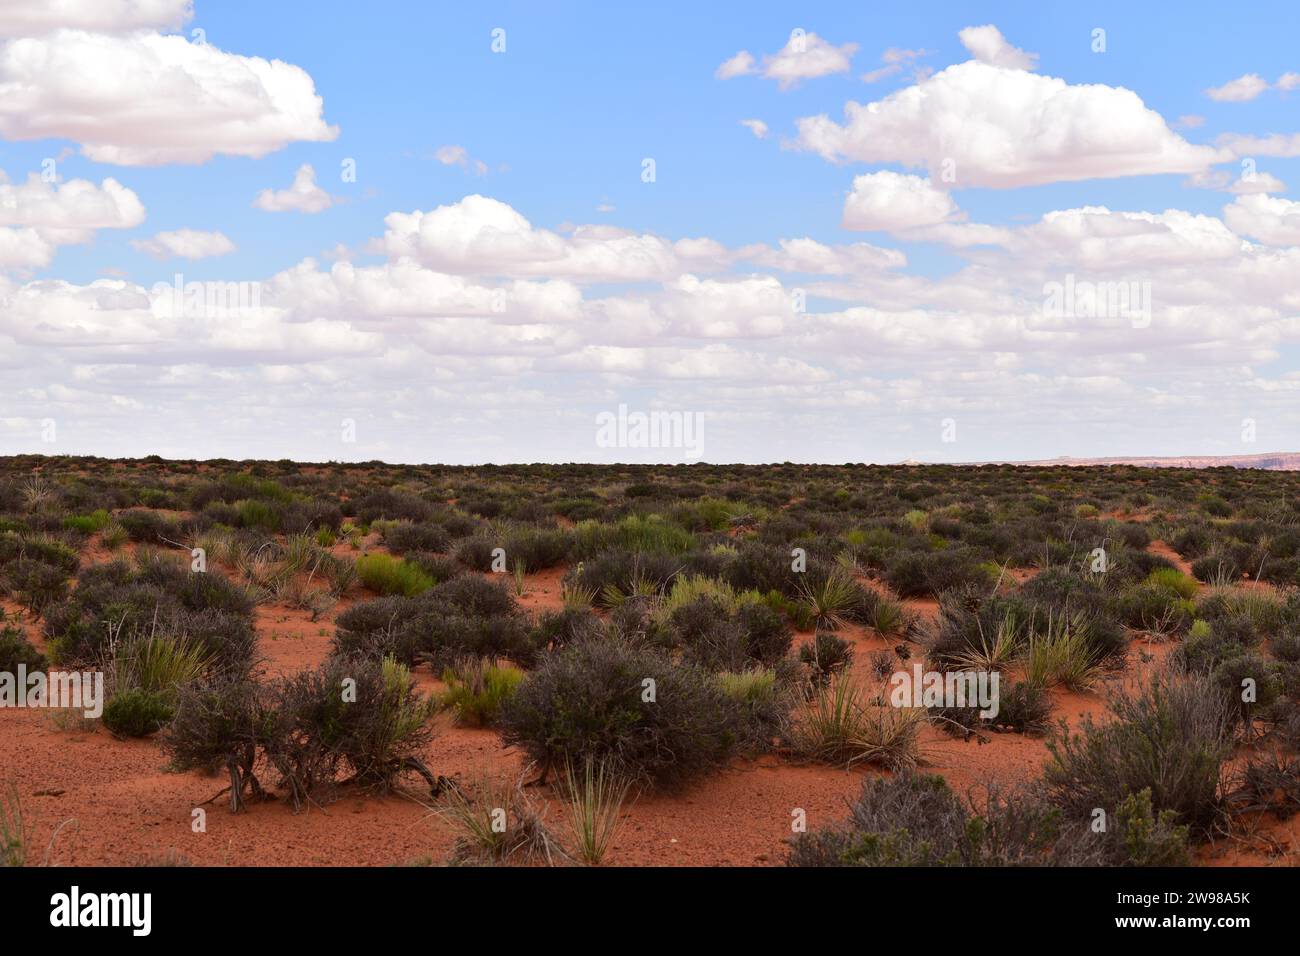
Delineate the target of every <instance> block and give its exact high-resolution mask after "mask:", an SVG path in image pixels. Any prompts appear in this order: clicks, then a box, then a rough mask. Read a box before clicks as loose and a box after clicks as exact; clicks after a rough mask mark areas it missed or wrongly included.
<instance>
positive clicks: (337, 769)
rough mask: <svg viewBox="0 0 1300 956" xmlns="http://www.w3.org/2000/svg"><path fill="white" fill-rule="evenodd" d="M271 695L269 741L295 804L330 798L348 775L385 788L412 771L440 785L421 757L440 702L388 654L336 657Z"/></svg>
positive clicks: (283, 682) (276, 688)
mask: <svg viewBox="0 0 1300 956" xmlns="http://www.w3.org/2000/svg"><path fill="white" fill-rule="evenodd" d="M272 694H273V700H274V706H275V711H276V716H275V732H274V734H273V735H272V736H271V737H270V738H269V739H268V740H267V741H266V743H265V746H266V747H267V751H268V756H269V758H270V761H271V763H272V765H273V766H274V767H275V768H276V770H277V771H278V772H279V773H280V775H281V777H282V779H283V781H284V782H285V783H286V784H287V785H288V786H289V788H290V792H291V794H292V796H293V800H294V805H295V806H301V805H303V803H304V802H305V801H306V799H307V798H308V797H312V798H317V797H319V796H321V795H326V796H328V795H329V794H330V793H331V792H332V791H333V789H334V787H335V786H336V784H337V783H338V782H339V780H338V778H339V776H340V775H341V774H342V773H345V772H346V773H350V775H351V776H350V778H349V779H350V780H351V781H353V782H356V783H358V784H361V785H363V786H365V787H367V788H370V789H374V790H379V791H385V790H388V789H391V787H392V786H393V785H394V783H395V782H396V780H397V778H398V776H400V775H401V774H402V773H403V772H404V771H405V770H408V769H410V770H415V771H416V772H418V773H419V774H420V775H421V776H423V777H424V778H425V780H426V781H427V782H428V783H429V784H430V786H431V787H436V784H435V781H434V778H433V776H432V774H430V773H429V771H428V769H427V768H426V767H425V766H424V764H423V763H422V762H421V761H420V759H419V757H418V754H419V753H420V751H421V750H422V749H423V748H424V747H425V746H426V745H427V744H428V742H429V740H430V739H431V738H432V733H431V731H430V729H429V726H428V721H429V718H430V716H432V713H433V708H434V706H435V705H434V703H433V702H432V701H430V700H426V699H424V698H422V697H421V696H420V694H419V693H418V692H417V691H416V689H415V682H414V680H413V679H412V677H411V672H410V671H409V670H408V669H407V668H406V667H405V666H403V665H401V664H399V663H397V662H396V661H394V660H392V659H391V658H386V659H383V660H375V659H373V658H368V657H353V658H341V657H332V658H330V659H329V660H328V661H326V662H325V663H324V664H323V665H321V666H320V667H319V668H317V669H316V670H313V671H307V672H305V673H302V674H298V675H296V676H294V677H290V678H286V679H282V680H281V681H279V682H277V684H276V685H275V686H274V688H273V691H272Z"/></svg>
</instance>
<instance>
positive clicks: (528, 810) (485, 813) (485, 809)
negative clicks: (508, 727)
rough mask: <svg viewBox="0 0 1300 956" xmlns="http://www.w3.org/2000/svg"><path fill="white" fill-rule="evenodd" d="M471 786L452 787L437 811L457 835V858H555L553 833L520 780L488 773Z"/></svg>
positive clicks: (494, 860) (499, 860)
mask: <svg viewBox="0 0 1300 956" xmlns="http://www.w3.org/2000/svg"><path fill="white" fill-rule="evenodd" d="M468 791H469V792H468V793H466V792H465V791H464V790H462V789H461V788H460V787H455V786H453V787H449V788H447V791H446V793H445V795H444V797H443V798H442V801H441V803H440V804H439V806H438V807H437V808H436V809H435V811H434V812H435V813H436V814H437V815H438V816H439V817H440V818H441V819H442V820H443V821H444V822H446V823H447V824H449V825H450V826H451V827H452V829H454V830H455V831H456V832H457V834H458V836H457V838H456V846H455V849H454V850H453V851H452V859H453V860H454V861H455V862H457V863H505V862H508V861H510V860H511V859H513V858H516V857H519V858H522V859H532V858H537V857H540V858H542V859H544V860H545V861H546V862H547V863H548V864H549V863H551V862H552V860H553V857H552V849H553V847H554V842H553V840H552V838H551V835H550V833H549V832H547V829H546V827H545V825H544V823H543V820H542V817H541V815H540V814H538V813H537V812H536V811H535V810H534V809H533V807H532V805H531V804H530V803H529V802H528V798H527V797H526V796H525V795H524V792H523V789H522V788H521V787H520V785H519V784H518V783H517V782H516V783H511V782H510V781H508V780H503V779H499V778H497V779H494V778H490V777H483V778H481V779H479V780H478V781H476V782H475V783H474V784H472V785H471V786H470V787H469V788H468Z"/></svg>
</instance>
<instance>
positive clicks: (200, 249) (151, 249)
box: [131, 229, 235, 260]
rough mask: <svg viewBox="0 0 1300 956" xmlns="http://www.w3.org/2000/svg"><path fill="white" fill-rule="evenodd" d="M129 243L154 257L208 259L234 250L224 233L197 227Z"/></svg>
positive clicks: (161, 233)
mask: <svg viewBox="0 0 1300 956" xmlns="http://www.w3.org/2000/svg"><path fill="white" fill-rule="evenodd" d="M131 245H132V247H134V248H135V249H137V250H138V251H140V252H144V253H147V254H148V255H151V256H153V257H154V258H155V259H191V260H193V259H209V258H212V257H214V256H224V255H229V254H230V253H232V252H234V251H235V244H234V243H233V242H231V241H230V239H229V238H228V237H227V236H226V235H225V234H224V233H220V232H203V231H200V230H197V229H176V230H172V231H169V232H160V233H158V234H157V235H155V236H153V237H152V238H150V239H133V240H131Z"/></svg>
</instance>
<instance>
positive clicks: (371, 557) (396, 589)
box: [357, 554, 433, 597]
mask: <svg viewBox="0 0 1300 956" xmlns="http://www.w3.org/2000/svg"><path fill="white" fill-rule="evenodd" d="M357 576H358V577H359V578H361V583H362V584H364V585H365V586H366V587H368V588H370V590H372V591H378V592H379V593H380V594H400V595H402V596H403V597H415V596H416V595H417V594H423V593H424V592H425V591H427V590H429V588H431V587H433V578H431V577H429V575H428V574H426V573H425V572H424V570H423V569H422V568H421V567H420V566H419V565H418V564H416V563H414V562H412V561H407V560H406V559H404V558H394V557H392V556H391V555H387V554H363V555H362V556H361V557H359V558H357Z"/></svg>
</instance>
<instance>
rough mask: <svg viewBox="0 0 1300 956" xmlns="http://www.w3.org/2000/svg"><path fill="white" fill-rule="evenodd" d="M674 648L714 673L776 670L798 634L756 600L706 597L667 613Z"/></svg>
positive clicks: (702, 596) (781, 618) (701, 596)
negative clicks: (757, 668)
mask: <svg viewBox="0 0 1300 956" xmlns="http://www.w3.org/2000/svg"><path fill="white" fill-rule="evenodd" d="M667 627H668V630H669V634H670V640H671V642H672V644H673V645H674V646H677V647H680V648H682V649H683V650H684V651H685V653H686V655H687V657H688V658H689V659H690V660H691V661H693V662H695V663H697V664H699V665H700V666H702V667H706V668H708V669H710V670H730V671H740V670H745V669H746V668H748V667H750V666H751V665H754V664H758V665H762V666H765V667H766V666H771V665H773V664H775V663H776V662H777V661H779V660H781V659H782V658H783V657H785V656H786V654H788V653H789V651H790V645H791V644H792V642H793V640H794V632H793V631H791V630H790V626H789V625H788V624H787V623H786V622H785V619H784V618H783V617H782V616H781V615H779V614H777V613H776V612H775V611H773V610H772V609H771V608H769V607H768V606H767V605H766V604H763V603H760V602H759V601H757V600H750V599H745V600H734V601H732V602H730V603H728V602H726V601H725V599H720V598H718V597H714V596H710V595H707V594H702V595H700V596H699V597H696V598H694V599H693V600H691V601H689V602H688V603H685V604H681V605H680V606H678V607H676V608H674V609H673V610H672V611H671V612H670V613H669V614H668V620H667Z"/></svg>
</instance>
